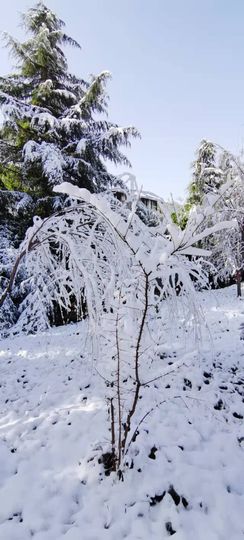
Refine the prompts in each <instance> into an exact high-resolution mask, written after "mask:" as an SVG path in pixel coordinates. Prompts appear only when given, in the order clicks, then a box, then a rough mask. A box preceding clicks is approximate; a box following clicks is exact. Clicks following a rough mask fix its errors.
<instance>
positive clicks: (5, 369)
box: [0, 287, 244, 540]
mask: <svg viewBox="0 0 244 540" xmlns="http://www.w3.org/2000/svg"><path fill="white" fill-rule="evenodd" d="M199 301H200V303H201V306H202V308H203V310H204V313H205V317H206V322H207V326H206V327H205V329H204V330H203V332H202V341H201V343H200V344H199V345H198V347H197V348H196V345H195V344H194V343H193V342H192V340H191V339H190V338H188V335H187V334H186V335H185V337H184V335H183V332H182V331H181V332H178V328H175V330H172V328H173V327H174V326H176V325H175V322H174V321H172V320H171V321H168V323H167V324H166V326H165V327H164V334H165V345H162V351H161V358H159V359H158V360H155V361H157V362H161V366H162V371H163V372H165V373H168V374H166V375H165V376H164V377H163V378H162V379H161V380H160V381H155V382H154V383H152V384H151V385H150V387H148V388H147V387H144V388H143V392H142V399H141V411H142V413H143V412H144V413H145V412H146V411H148V410H150V408H151V407H152V402H153V403H154V402H155V395H156V398H157V399H158V402H160V401H164V400H165V401H164V403H163V404H162V405H161V406H160V407H158V408H156V409H155V410H154V412H152V414H151V415H149V416H148V417H147V418H146V419H145V421H144V423H142V424H141V426H140V428H139V434H138V436H137V438H136V441H135V442H134V443H132V445H131V453H130V456H129V457H128V468H127V469H126V470H125V471H124V480H123V481H121V480H118V479H117V477H116V476H115V474H114V473H112V474H111V475H110V476H109V477H106V476H105V475H104V470H103V466H102V464H99V462H98V458H99V457H100V456H101V453H102V452H103V451H104V449H105V450H106V449H107V448H108V445H109V441H110V433H109V421H108V411H107V404H106V401H105V399H104V396H105V394H106V386H105V383H104V380H103V378H102V377H101V376H100V375H99V374H98V369H97V368H98V366H97V365H96V362H95V360H94V359H92V355H91V350H90V349H91V348H90V338H89V334H88V332H87V322H86V321H83V322H82V323H79V324H77V325H69V326H66V327H60V328H53V329H52V330H50V331H48V332H46V333H42V334H39V335H35V336H19V337H16V338H15V339H10V338H9V339H6V340H4V341H2V343H1V345H0V373H1V377H0V386H1V388H0V390H1V393H0V401H1V406H0V538H1V539H2V540H27V539H29V538H34V540H104V539H106V540H122V539H127V540H149V539H150V540H153V539H155V540H163V539H166V538H168V537H169V536H170V535H172V536H173V537H174V539H175V540H230V539H231V540H241V539H242V538H244V519H243V514H244V423H243V416H244V403H243V400H244V391H243V387H244V384H243V383H244V341H243V339H242V338H243V332H242V329H243V327H244V301H243V300H238V299H236V297H235V288H234V287H229V288H227V289H224V290H219V291H215V292H203V293H199ZM170 328H171V331H169V329H170ZM186 330H187V329H186V328H185V330H184V332H185V331H186ZM89 350H90V352H89V353H88V351H89ZM182 361H183V362H182ZM152 396H153V398H152ZM153 448H154V449H153ZM150 455H151V457H149V456H150ZM152 457H154V458H155V459H152ZM170 486H171V488H170ZM172 486H173V488H174V490H175V492H176V493H177V494H178V495H179V499H178V500H177V501H176V502H177V504H175V502H174V500H173V497H172V496H171V495H170V493H169V491H171V493H172ZM163 494H164V496H163ZM155 496H157V497H158V499H160V498H161V499H162V500H158V502H157V501H155Z"/></svg>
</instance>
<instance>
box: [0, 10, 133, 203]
mask: <svg viewBox="0 0 244 540" xmlns="http://www.w3.org/2000/svg"><path fill="white" fill-rule="evenodd" d="M23 23H24V27H25V28H26V31H27V32H28V33H29V34H30V35H31V37H30V39H28V40H27V41H25V42H24V43H19V42H17V41H16V40H15V39H13V38H12V37H10V36H6V45H7V46H8V47H9V48H10V50H11V53H12V55H13V56H14V57H15V59H16V60H17V73H15V74H13V75H10V76H8V77H2V78H0V106H1V109H2V113H3V117H4V121H3V125H2V128H1V131H0V163H1V165H0V188H2V189H14V190H22V191H28V192H32V193H33V192H34V193H36V194H37V195H44V194H45V195H47V194H49V193H51V191H52V187H53V186H54V185H56V184H58V183H60V182H61V181H65V180H68V181H70V182H72V183H74V184H76V185H78V186H79V187H86V188H88V189H90V190H91V191H99V190H103V189H105V188H106V187H108V186H109V185H111V183H112V181H113V175H111V174H110V173H109V172H108V170H107V167H106V164H105V161H106V160H107V161H110V162H113V163H115V164H125V165H126V166H129V165H130V163H129V161H128V159H127V158H126V156H125V155H124V154H123V153H122V152H121V149H120V147H121V146H123V145H125V146H128V145H130V138H131V137H135V136H138V132H137V130H136V129H135V128H133V127H127V128H122V127H119V126H118V125H117V124H113V123H111V122H109V121H108V120H104V116H105V115H107V106H108V96H107V94H106V83H107V81H108V79H109V77H110V74H109V73H108V72H102V73H101V74H100V75H98V76H96V77H93V78H92V80H91V81H90V82H89V83H88V82H86V81H84V80H82V79H80V78H77V77H76V76H74V75H71V74H70V73H69V71H68V65H67V60H66V57H65V55H64V52H63V49H62V47H63V46H64V45H67V44H68V45H72V46H74V47H79V45H78V43H77V42H76V41H74V40H73V39H72V38H70V37H69V36H67V35H66V34H65V33H64V31H63V28H64V22H63V21H62V20H60V19H59V18H58V17H57V16H56V15H55V14H54V13H53V12H52V11H51V10H50V9H49V8H47V7H46V6H45V5H44V4H43V3H42V2H39V3H38V4H37V5H36V7H34V8H31V9H30V10H29V11H28V12H27V13H26V14H25V15H23Z"/></svg>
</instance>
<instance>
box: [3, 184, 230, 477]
mask: <svg viewBox="0 0 244 540" xmlns="http://www.w3.org/2000/svg"><path fill="white" fill-rule="evenodd" d="M224 189H226V188H225V187H222V188H221V190H222V191H221V194H223V192H224ZM55 191H57V192H59V193H66V194H68V195H69V196H70V197H71V198H74V199H75V202H74V204H73V205H71V207H69V208H67V209H66V210H65V211H61V212H57V213H56V214H55V215H54V216H51V217H50V218H47V219H46V220H43V221H42V220H41V219H40V218H36V219H35V221H34V225H33V227H32V228H31V229H29V230H28V233H27V235H26V238H25V240H24V242H23V243H22V245H21V248H20V252H19V256H18V259H17V260H16V263H15V265H14V268H13V271H12V274H11V278H10V282H9V286H8V287H7V288H6V290H5V292H4V293H3V296H2V299H1V300H0V304H1V303H3V301H4V300H5V299H6V298H7V297H8V294H9V292H10V290H11V286H12V285H13V282H14V279H15V275H16V272H17V270H18V266H19V265H20V264H23V261H25V265H26V268H27V274H28V275H29V278H28V279H29V280H34V281H35V284H36V295H35V299H34V300H35V305H34V307H35V309H34V310H33V300H32V301H31V300H30V301H29V302H28V301H26V305H25V306H24V308H25V309H24V310H23V314H22V316H21V318H20V321H19V324H20V326H21V325H22V326H21V328H23V324H22V322H23V318H24V317H26V320H28V321H30V322H31V319H32V317H34V319H36V321H37V320H38V317H39V313H41V312H47V310H49V311H51V310H52V309H53V305H54V304H55V303H58V305H59V306H60V309H61V310H62V308H63V309H67V308H68V307H70V305H71V302H73V301H74V299H75V303H76V308H77V310H81V308H82V303H81V299H82V298H83V296H85V298H86V304H87V309H88V314H89V323H90V324H89V326H90V331H91V339H92V341H93V344H94V345H96V349H94V348H93V354H94V351H95V354H96V367H97V370H98V371H99V373H101V376H102V377H103V378H104V380H105V383H106V388H107V391H106V398H107V400H108V404H109V411H110V430H111V446H108V448H106V451H105V452H104V454H103V460H104V465H105V468H107V472H110V471H111V470H114V471H118V472H119V474H120V475H121V474H122V473H121V471H122V469H123V466H124V463H125V461H126V459H125V457H126V456H127V454H128V452H129V450H130V448H131V445H132V442H134V441H135V439H136V436H137V430H138V426H139V425H140V424H141V422H142V421H143V418H145V416H147V415H148V412H147V411H144V410H143V399H142V397H143V392H144V390H145V389H148V388H149V389H150V388H151V383H152V381H155V380H156V379H158V378H160V377H162V376H163V374H164V372H163V371H162V368H161V366H159V364H158V363H157V362H155V364H154V360H155V357H156V356H157V354H158V350H159V345H160V342H161V340H162V320H161V317H160V313H161V308H162V305H164V304H165V302H167V300H169V299H170V305H171V306H172V305H173V306H175V307H176V306H177V294H178V293H180V295H181V296H183V297H184V299H185V308H186V309H187V310H188V312H187V318H188V320H190V318H193V319H194V320H195V322H197V323H198V322H199V310H198V307H197V302H196V297H195V284H196V283H198V284H199V283H200V284H201V286H204V285H206V278H207V276H206V273H205V272H204V270H203V267H202V265H201V264H200V263H199V257H202V256H206V255H208V254H209V253H208V252H206V251H204V250H202V249H200V248H198V247H196V244H197V243H198V242H199V241H201V240H202V239H203V238H205V237H206V236H208V235H210V234H212V233H213V232H217V231H218V230H220V229H223V228H229V227H230V226H233V223H230V222H221V223H218V224H216V225H215V226H214V227H208V228H206V229H204V227H203V224H204V222H205V221H206V219H207V218H208V217H209V215H210V214H211V212H214V205H215V204H216V202H217V200H216V199H215V201H214V203H213V204H211V202H210V204H209V205H208V207H201V208H200V207H198V208H195V209H194V210H192V212H191V214H190V217H189V220H188V223H187V226H186V228H185V229H184V231H182V230H181V229H180V228H179V227H178V226H177V225H175V224H174V223H173V222H172V219H171V217H170V215H169V214H168V213H167V207H164V206H162V212H163V214H164V219H163V220H162V221H161V222H160V223H159V224H158V226H157V227H147V226H146V225H145V224H144V223H143V222H142V221H141V220H140V218H139V217H138V216H137V215H136V205H137V202H136V201H137V199H135V202H134V203H133V204H132V208H131V209H129V208H127V207H126V206H123V205H121V204H120V203H119V202H118V201H115V200H114V199H113V200H112V199H111V200H109V199H108V198H106V197H105V196H104V195H101V194H100V195H99V194H91V193H90V192H89V191H87V190H86V189H80V188H77V187H76V186H73V185H71V184H69V183H63V184H61V185H59V186H58V187H57V188H55ZM32 290H33V287H32ZM27 299H28V297H27ZM28 324H29V322H28V323H26V322H25V325H26V326H27V330H29V329H30V328H29V326H28ZM152 402H153V403H154V402H155V397H154V396H153V393H152ZM157 405H158V404H157V403H156V402H155V406H157Z"/></svg>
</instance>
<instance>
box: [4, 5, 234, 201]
mask: <svg viewBox="0 0 244 540" xmlns="http://www.w3.org/2000/svg"><path fill="white" fill-rule="evenodd" d="M34 4H35V2H34V1H31V0H29V1H28V0H9V1H8V2H3V5H1V21H0V29H1V30H3V31H8V32H9V33H11V34H12V35H14V36H15V37H18V38H21V37H23V33H22V29H21V28H20V27H19V16H18V14H19V12H21V11H25V10H26V9H27V8H28V7H30V6H33V5H34ZM46 4H47V5H48V6H49V7H50V8H51V9H53V10H54V11H55V12H56V13H57V14H58V15H59V16H60V17H61V18H62V19H64V21H65V22H66V31H67V33H68V34H69V35H71V36H72V37H74V38H75V39H76V40H77V41H79V43H80V44H81V45H82V50H81V51H76V50H74V49H73V50H70V49H68V48H67V49H66V53H67V56H68V59H69V65H70V70H71V71H73V72H75V73H76V74H77V75H81V76H83V77H84V78H85V77H87V75H89V74H90V73H94V74H95V73H99V72H100V71H102V70H109V71H111V73H112V77H113V79H112V81H111V83H110V84H109V87H108V91H109V94H110V107H109V111H110V112H109V117H110V119H111V120H113V121H115V122H117V123H119V124H121V125H135V126H136V127H137V128H138V129H139V130H140V132H141V136H142V139H141V140H140V141H135V142H133V144H132V149H131V150H130V151H129V152H128V156H129V158H130V160H131V162H132V165H133V168H132V171H133V172H134V173H135V174H136V177H137V179H138V182H139V183H140V184H143V186H144V189H148V190H150V191H154V192H156V193H158V194H159V195H161V196H163V197H166V198H167V197H169V196H170V193H172V194H173V196H174V197H175V198H176V199H177V198H178V197H184V194H185V189H186V186H187V184H188V182H189V180H190V178H191V170H190V164H191V162H192V160H193V159H194V152H195V149H196V148H197V146H198V144H199V142H200V140H201V139H202V138H207V139H211V140H214V141H216V142H218V143H219V144H221V145H223V146H224V147H226V148H228V149H230V150H232V151H234V152H238V151H240V149H241V147H242V144H243V142H244V77H243V63H244V31H243V26H244V2H243V0H232V1H230V0H205V1H200V0H184V1H183V0H168V1H166V0H89V1H83V0H69V1H68V0H47V1H46ZM0 55H1V56H0V59H1V62H0V66H1V68H0V71H1V74H5V73H7V72H9V71H10V70H11V61H10V59H9V57H8V54H7V52H6V50H2V51H0ZM123 171H124V169H118V173H121V172H123Z"/></svg>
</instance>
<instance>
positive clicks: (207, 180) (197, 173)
mask: <svg viewBox="0 0 244 540" xmlns="http://www.w3.org/2000/svg"><path fill="white" fill-rule="evenodd" d="M216 154H217V152H216V147H215V145H214V143H212V142H210V141H206V140H202V141H201V144H200V146H199V148H198V150H197V153H196V160H195V161H194V162H193V179H192V181H191V183H190V185H189V188H188V190H189V196H188V200H187V202H188V203H189V204H190V205H192V204H199V203H201V202H202V200H203V197H204V195H205V194H206V193H209V192H214V193H217V191H218V189H219V188H220V186H221V185H222V183H223V174H222V170H221V169H220V168H219V167H218V166H217V164H216Z"/></svg>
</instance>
